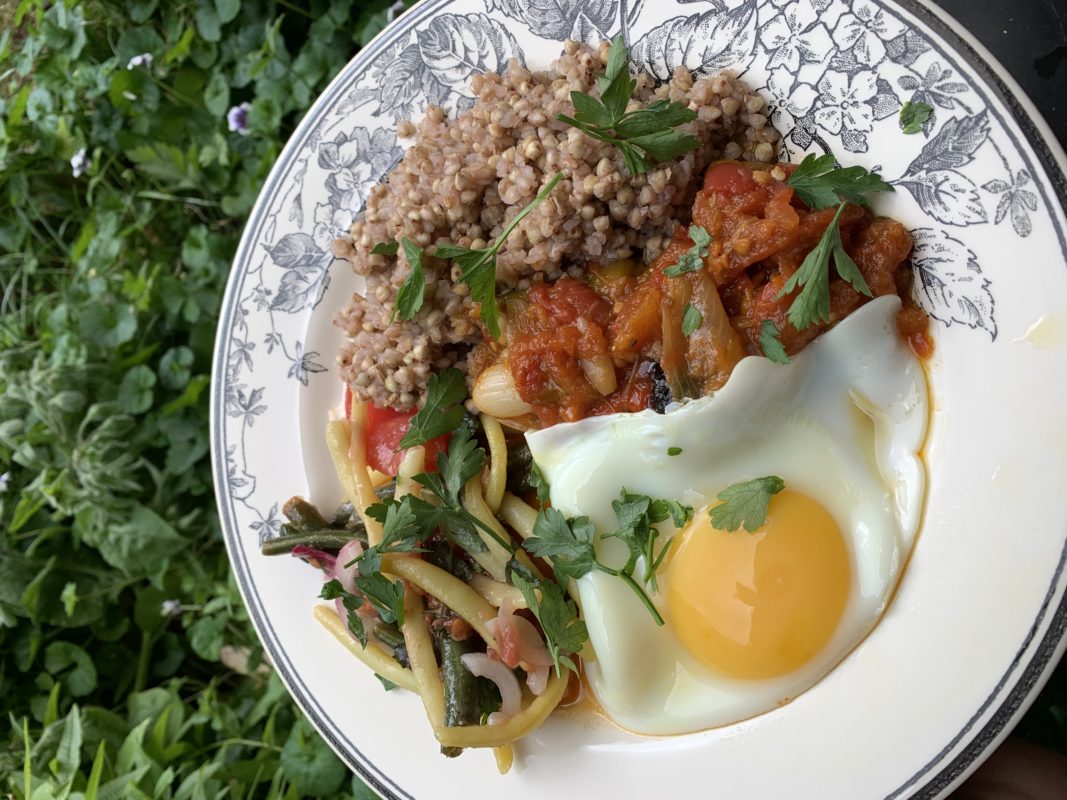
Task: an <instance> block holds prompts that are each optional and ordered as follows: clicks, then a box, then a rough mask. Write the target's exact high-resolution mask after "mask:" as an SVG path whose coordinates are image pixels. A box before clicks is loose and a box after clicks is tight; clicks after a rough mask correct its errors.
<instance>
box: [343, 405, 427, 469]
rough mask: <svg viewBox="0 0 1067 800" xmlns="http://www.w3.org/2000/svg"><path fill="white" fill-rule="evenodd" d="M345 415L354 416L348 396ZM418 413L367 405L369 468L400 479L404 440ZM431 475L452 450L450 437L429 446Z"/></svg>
mask: <svg viewBox="0 0 1067 800" xmlns="http://www.w3.org/2000/svg"><path fill="white" fill-rule="evenodd" d="M345 399H346V401H347V402H346V404H345V413H346V414H347V415H348V416H351V413H352V411H351V399H350V395H347V394H346V396H345ZM413 416H415V412H414V411H397V410H396V409H393V408H378V406H376V405H374V404H373V403H368V404H367V427H366V440H367V464H369V465H370V466H371V467H373V468H374V469H376V470H378V471H379V472H384V473H385V474H386V475H396V473H397V470H399V469H400V461H401V459H403V457H404V451H403V450H399V449H398V448H399V447H400V440H401V439H403V438H404V434H406V433H407V432H408V430H409V429H410V428H411V418H412V417H413ZM423 447H424V448H426V466H425V467H424V469H425V470H426V471H427V472H436V471H437V454H438V453H443V452H444V451H445V450H447V449H448V434H445V435H444V436H438V437H437V438H436V439H431V440H430V441H428V442H427V443H426V444H425V445H423Z"/></svg>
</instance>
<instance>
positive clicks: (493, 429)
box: [481, 414, 508, 514]
mask: <svg viewBox="0 0 1067 800" xmlns="http://www.w3.org/2000/svg"><path fill="white" fill-rule="evenodd" d="M481 420H482V430H484V431H485V438H486V439H487V440H488V441H489V469H488V470H486V471H485V473H484V475H485V502H486V505H488V506H489V508H490V509H491V510H492V512H493V513H494V514H495V513H496V512H497V510H498V509H499V508H500V500H501V498H502V497H503V496H504V484H506V483H507V480H508V445H507V442H505V441H504V429H503V428H501V427H500V423H499V422H497V421H496V420H495V419H493V418H492V417H490V416H489V415H488V414H482V416H481Z"/></svg>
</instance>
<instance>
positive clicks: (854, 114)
mask: <svg viewBox="0 0 1067 800" xmlns="http://www.w3.org/2000/svg"><path fill="white" fill-rule="evenodd" d="M877 92H878V84H877V77H876V76H875V74H874V73H873V72H871V71H864V72H857V73H856V74H855V75H852V76H849V75H848V74H846V73H844V72H837V71H836V70H832V69H831V70H828V71H827V73H826V74H825V75H824V76H823V78H822V80H821V81H819V100H820V102H822V103H823V104H824V105H823V106H822V107H821V108H819V109H818V110H817V111H816V112H815V123H816V124H817V125H818V126H819V127H820V128H823V129H824V130H826V131H828V132H829V133H832V134H835V135H836V134H838V133H840V132H841V129H842V128H844V129H846V130H848V131H858V132H861V133H867V132H869V131H870V130H871V128H872V123H873V122H874V110H873V109H872V108H871V106H870V105H869V104H868V103H867V101H868V100H871V99H872V98H873V97H874V96H875V94H876V93H877Z"/></svg>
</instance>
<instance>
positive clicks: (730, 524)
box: [711, 475, 785, 533]
mask: <svg viewBox="0 0 1067 800" xmlns="http://www.w3.org/2000/svg"><path fill="white" fill-rule="evenodd" d="M784 488H785V481H783V480H782V479H781V478H779V477H778V476H777V475H767V476H766V477H763V478H754V479H753V480H750V481H745V482H744V483H735V484H733V485H731V486H727V487H726V488H725V489H723V490H722V491H721V492H719V494H718V498H719V499H720V500H722V501H723V502H722V503H721V504H719V505H717V506H715V507H714V508H712V509H711V524H712V525H713V526H714V527H716V528H718V529H719V530H722V531H736V530H737V529H738V528H740V527H742V526H744V529H745V530H746V531H748V532H749V533H752V532H753V531H755V530H758V529H759V527H760V526H761V525H763V523H764V522H766V521H767V509H768V507H769V506H770V503H771V498H772V497H773V496H774V495H776V494H778V492H780V491H782V489H784Z"/></svg>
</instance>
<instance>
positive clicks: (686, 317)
mask: <svg viewBox="0 0 1067 800" xmlns="http://www.w3.org/2000/svg"><path fill="white" fill-rule="evenodd" d="M703 322H704V317H703V315H702V314H701V313H700V311H698V310H697V307H696V306H695V305H693V304H692V303H686V304H685V311H683V312H682V336H690V335H692V333H693V331H695V330H696V329H697V328H699V327H700V326H701V324H702V323H703Z"/></svg>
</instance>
